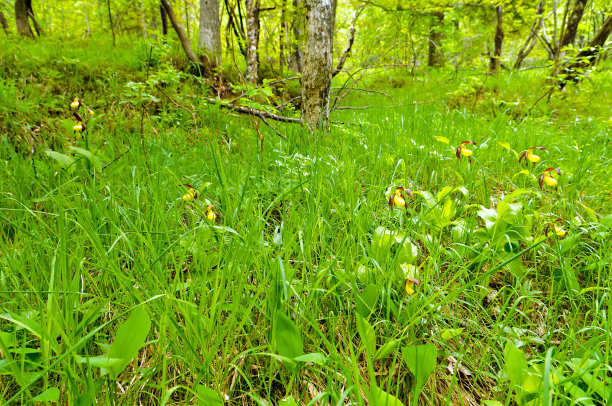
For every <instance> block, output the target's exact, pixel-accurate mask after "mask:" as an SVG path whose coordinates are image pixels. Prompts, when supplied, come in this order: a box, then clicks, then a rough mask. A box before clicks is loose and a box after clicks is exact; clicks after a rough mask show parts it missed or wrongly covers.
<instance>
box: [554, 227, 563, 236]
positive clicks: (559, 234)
mask: <svg viewBox="0 0 612 406" xmlns="http://www.w3.org/2000/svg"><path fill="white" fill-rule="evenodd" d="M555 234H557V235H558V236H559V237H563V236H564V235H565V230H564V229H562V228H561V227H557V226H556V225H555Z"/></svg>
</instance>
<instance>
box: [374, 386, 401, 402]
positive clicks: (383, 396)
mask: <svg viewBox="0 0 612 406" xmlns="http://www.w3.org/2000/svg"><path fill="white" fill-rule="evenodd" d="M371 394H372V406H404V404H403V403H402V402H401V401H400V400H399V399H398V398H396V397H395V396H393V395H391V394H389V393H387V392H385V391H384V390H382V389H380V388H379V387H378V386H374V387H373V388H372V391H371Z"/></svg>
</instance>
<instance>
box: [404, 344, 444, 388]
mask: <svg viewBox="0 0 612 406" xmlns="http://www.w3.org/2000/svg"><path fill="white" fill-rule="evenodd" d="M437 355H438V351H437V350H436V346H435V345H433V344H423V345H417V346H415V347H404V348H402V358H403V360H404V362H405V363H406V365H408V369H410V372H412V375H414V394H413V398H415V399H416V398H418V396H419V394H420V393H421V387H422V386H423V385H424V384H425V382H427V378H429V375H431V373H432V372H433V370H434V368H435V366H436V357H437Z"/></svg>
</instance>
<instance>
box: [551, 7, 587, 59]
mask: <svg viewBox="0 0 612 406" xmlns="http://www.w3.org/2000/svg"><path fill="white" fill-rule="evenodd" d="M587 1H588V0H576V2H575V3H574V8H573V10H572V14H570V17H569V19H568V20H567V27H566V28H565V31H564V32H563V38H562V39H561V44H560V45H559V49H558V50H557V53H558V54H560V55H561V54H562V53H563V51H562V49H563V48H565V47H566V46H568V45H571V44H573V43H574V41H575V40H576V33H577V32H578V24H579V23H580V20H582V15H583V14H584V7H585V6H586V3H587Z"/></svg>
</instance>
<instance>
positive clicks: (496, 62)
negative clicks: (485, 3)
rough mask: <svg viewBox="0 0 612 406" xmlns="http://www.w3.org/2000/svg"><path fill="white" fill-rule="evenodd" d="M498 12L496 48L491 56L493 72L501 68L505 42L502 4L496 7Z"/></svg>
mask: <svg viewBox="0 0 612 406" xmlns="http://www.w3.org/2000/svg"><path fill="white" fill-rule="evenodd" d="M495 12H496V14H497V25H496V26H495V50H494V51H493V56H492V57H491V65H490V69H491V72H497V71H499V70H500V68H501V53H502V45H503V44H504V28H503V25H502V23H503V10H502V7H501V6H497V7H495Z"/></svg>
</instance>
